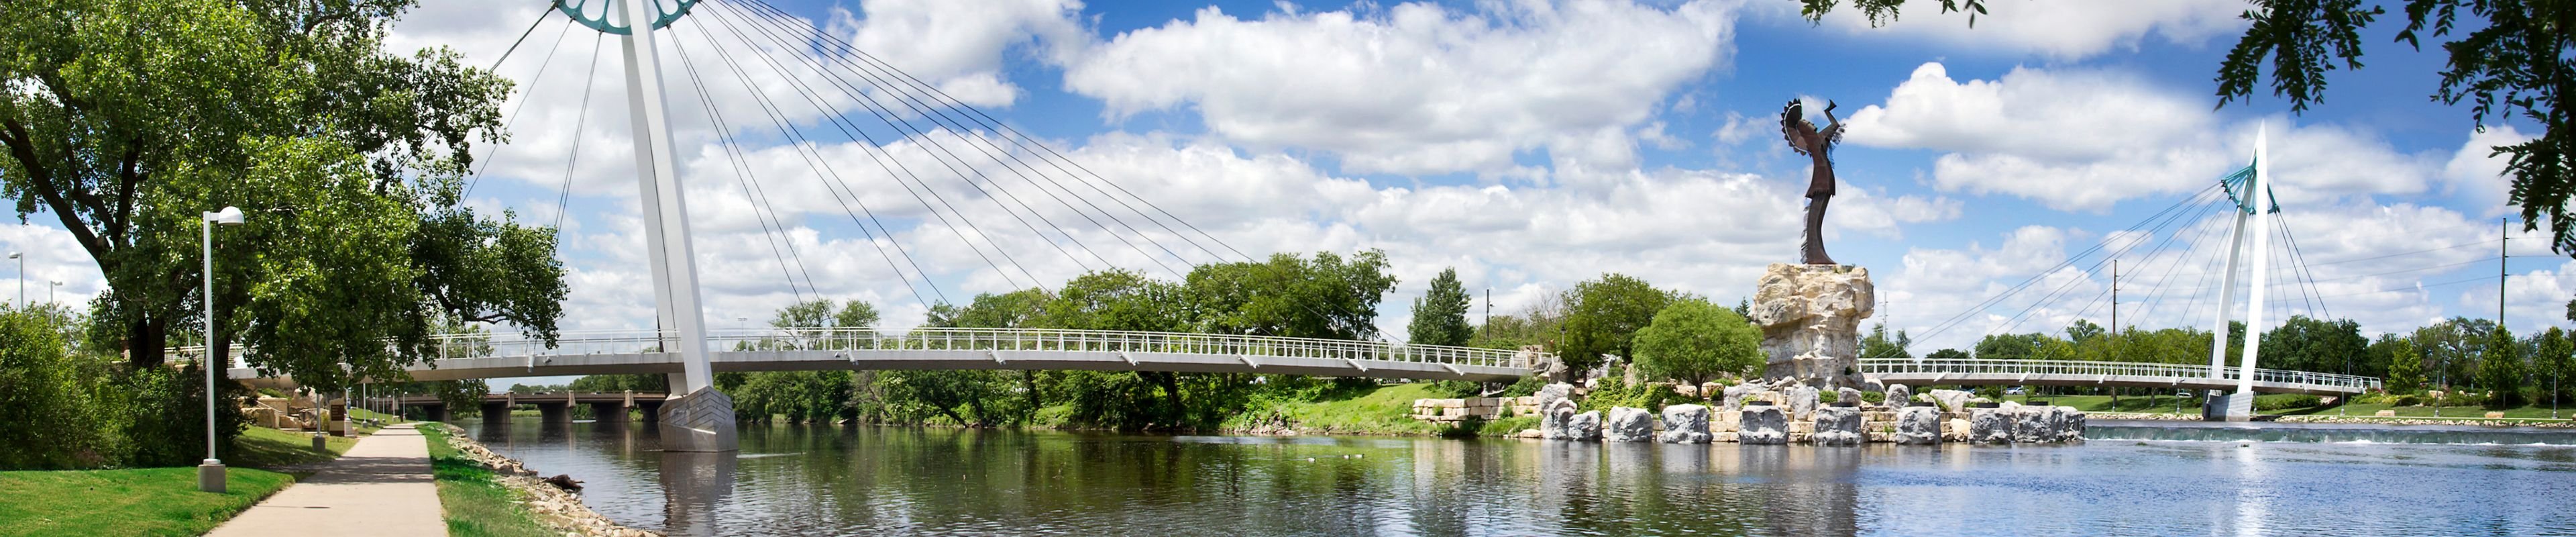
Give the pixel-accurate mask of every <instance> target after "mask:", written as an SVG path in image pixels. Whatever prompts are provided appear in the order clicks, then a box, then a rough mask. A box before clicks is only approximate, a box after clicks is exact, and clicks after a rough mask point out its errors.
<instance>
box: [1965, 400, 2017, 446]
mask: <svg viewBox="0 0 2576 537" xmlns="http://www.w3.org/2000/svg"><path fill="white" fill-rule="evenodd" d="M1968 441H1970V442H1975V443H1979V444H2010V443H2012V441H2013V414H2012V413H2010V412H2005V411H2004V410H2003V409H2000V408H1972V409H1968Z"/></svg>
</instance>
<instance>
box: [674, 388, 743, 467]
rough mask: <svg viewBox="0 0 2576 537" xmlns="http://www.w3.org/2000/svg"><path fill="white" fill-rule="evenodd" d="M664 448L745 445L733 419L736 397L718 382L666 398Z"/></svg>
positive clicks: (688, 449)
mask: <svg viewBox="0 0 2576 537" xmlns="http://www.w3.org/2000/svg"><path fill="white" fill-rule="evenodd" d="M657 414H660V415H661V418H662V420H661V424H660V425H661V431H662V450H663V451H685V452H724V451H735V450H738V449H741V448H739V447H737V446H740V445H742V444H741V441H740V440H738V439H737V437H736V436H735V431H734V423H733V398H732V397H727V396H726V395H725V394H724V392H720V391H716V388H715V387H714V386H707V387H703V388H698V391H694V392H689V393H688V394H687V395H681V396H678V397H672V398H670V399H669V400H665V401H663V402H662V408H661V409H660V412H657Z"/></svg>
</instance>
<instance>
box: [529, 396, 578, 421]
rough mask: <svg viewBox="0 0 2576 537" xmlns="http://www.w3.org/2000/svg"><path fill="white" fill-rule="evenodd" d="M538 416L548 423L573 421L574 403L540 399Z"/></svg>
mask: <svg viewBox="0 0 2576 537" xmlns="http://www.w3.org/2000/svg"><path fill="white" fill-rule="evenodd" d="M536 405H537V417H538V419H541V420H544V422H545V423H546V424H549V425H551V424H558V423H572V404H571V403H566V402H563V401H538V402H537V403H536Z"/></svg>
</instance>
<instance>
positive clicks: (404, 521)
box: [207, 425, 447, 537]
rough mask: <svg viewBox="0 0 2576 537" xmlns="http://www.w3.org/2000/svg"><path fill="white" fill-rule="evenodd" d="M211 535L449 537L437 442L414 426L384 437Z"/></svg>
mask: <svg viewBox="0 0 2576 537" xmlns="http://www.w3.org/2000/svg"><path fill="white" fill-rule="evenodd" d="M207 535H210V536H219V537H220V536H249V537H274V536H278V535H372V536H409V535H420V536H425V537H438V536H444V535H447V521H446V519H445V517H443V516H441V515H440V510H439V505H438V485H437V484H436V483H435V482H433V481H432V480H431V479H430V474H429V440H428V439H426V438H422V437H421V436H420V431H418V430H415V429H413V428H412V426H411V425H395V426H391V427H386V428H384V429H383V430H379V431H376V434H375V435H373V436H368V437H367V438H365V439H362V440H359V441H358V445H357V446H355V447H351V448H349V452H348V453H346V454H343V455H341V456H340V458H339V459H338V460H334V461H331V463H330V464H327V465H324V466H323V467H322V469H321V470H320V471H318V472H315V473H314V474H313V476H312V477H308V478H305V480H304V481H302V482H299V483H296V484H295V485H293V486H289V487H286V490H283V491H278V493H277V494H276V495H273V496H269V497H268V499H266V500H261V501H260V502H259V505H254V506H251V508H250V509H249V510H245V511H242V513H241V515H240V516H235V517H233V519H232V520H229V521H225V522H224V524H223V525H222V526H217V527H215V531H214V532H212V533H208V534H207Z"/></svg>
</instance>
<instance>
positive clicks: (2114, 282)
mask: <svg viewBox="0 0 2576 537" xmlns="http://www.w3.org/2000/svg"><path fill="white" fill-rule="evenodd" d="M2111 337H2113V338H2118V337H2120V260H2118V259H2113V260H2111ZM2111 341H2112V342H2113V343H2112V344H2114V345H2117V344H2119V343H2118V342H2119V341H2120V340H2118V339H2113V340H2111Z"/></svg>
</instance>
